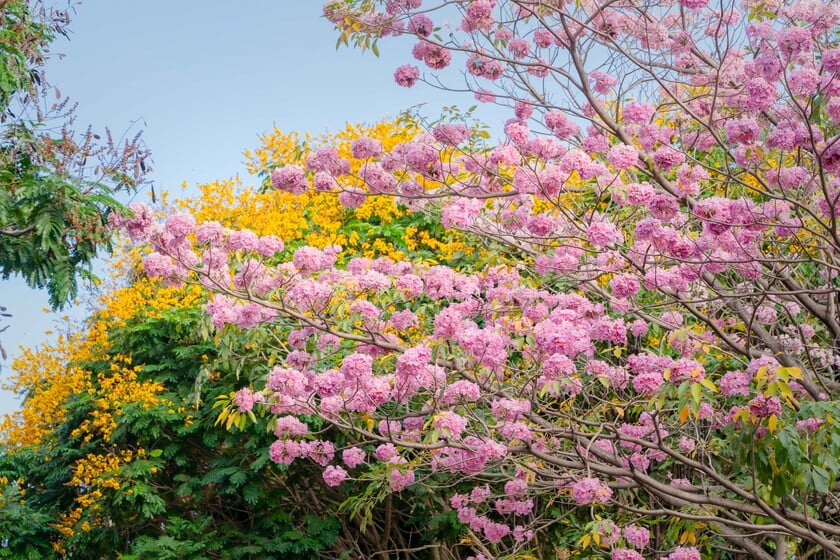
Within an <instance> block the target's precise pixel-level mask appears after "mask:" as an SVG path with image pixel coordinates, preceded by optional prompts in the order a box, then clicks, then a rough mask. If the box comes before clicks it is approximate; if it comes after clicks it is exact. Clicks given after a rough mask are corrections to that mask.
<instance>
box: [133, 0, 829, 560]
mask: <svg viewBox="0 0 840 560" xmlns="http://www.w3.org/2000/svg"><path fill="white" fill-rule="evenodd" d="M325 15H326V17H327V18H328V19H329V20H330V21H331V22H333V23H334V24H335V25H336V26H337V28H338V30H339V32H340V33H341V34H342V38H343V39H346V40H347V41H348V42H354V43H355V44H356V45H361V46H364V45H366V44H367V45H371V44H376V42H377V41H379V40H381V39H383V38H386V37H388V38H392V39H393V42H394V44H395V45H397V44H399V42H400V40H401V39H403V40H407V41H408V43H407V44H406V45H405V46H406V52H407V55H406V56H407V58H411V59H413V60H407V63H406V65H405V66H400V68H398V69H397V70H396V73H395V74H394V76H395V79H396V82H397V84H398V85H401V86H411V85H415V83H416V82H418V81H419V80H420V76H421V70H420V68H422V69H423V70H422V73H423V76H427V78H424V79H426V80H427V81H428V78H429V77H435V79H436V80H438V79H439V80H440V83H442V84H443V85H444V87H445V86H446V84H447V80H448V79H451V77H452V74H451V72H450V71H449V70H444V69H446V68H448V67H456V68H458V69H460V70H461V71H462V73H463V80H461V82H463V81H465V83H466V84H467V87H468V88H469V89H471V90H472V92H474V93H475V95H476V96H477V97H478V99H479V100H481V101H487V102H491V101H495V102H496V103H499V104H502V105H504V106H506V107H508V108H509V110H510V117H509V119H508V120H507V121H506V122H504V123H500V125H501V126H500V127H499V131H500V134H502V135H503V137H502V138H501V139H500V140H490V139H488V140H486V142H484V143H481V142H478V141H477V140H476V136H475V134H473V133H472V130H471V128H472V127H471V126H468V125H467V123H464V122H457V121H455V122H450V121H446V122H441V123H437V124H435V125H432V126H429V130H428V133H427V134H425V135H420V136H418V137H416V138H413V139H411V140H409V141H407V142H405V143H402V144H399V145H397V146H396V147H393V148H392V149H390V150H384V149H383V147H382V145H381V144H379V143H377V142H375V141H369V140H359V141H357V142H355V143H354V144H353V146H351V152H352V157H353V158H354V159H356V160H359V161H363V162H364V164H363V165H362V166H361V167H359V171H358V172H353V173H350V172H349V171H348V169H347V166H346V165H345V166H341V165H330V164H329V162H319V161H315V162H314V163H313V165H312V166H310V167H309V168H303V167H299V168H289V167H288V166H287V167H283V168H280V169H278V170H271V171H270V176H271V183H272V186H273V187H274V188H278V189H282V190H285V191H288V192H291V193H302V192H306V191H307V190H309V189H315V190H319V191H322V192H323V191H329V192H334V193H335V194H336V196H338V197H339V200H341V202H342V203H343V204H345V205H346V206H348V207H356V206H358V205H359V204H361V202H363V201H364V200H365V198H366V197H367V196H370V195H372V194H384V195H388V196H393V197H395V198H396V199H397V200H398V201H399V202H400V203H401V204H402V205H403V206H404V207H405V208H406V209H408V210H410V211H413V212H416V213H418V215H422V216H423V217H424V220H426V222H425V223H427V224H428V223H432V224H433V225H434V227H440V228H445V229H448V230H458V231H461V232H467V233H469V234H471V235H473V236H474V237H473V238H472V239H475V240H477V243H487V244H488V245H489V244H492V245H493V247H496V248H498V250H499V251H503V252H504V253H505V254H506V255H507V256H508V258H509V260H507V261H506V262H507V264H506V265H505V266H487V265H486V263H482V262H474V263H471V265H469V266H463V267H461V268H455V267H450V266H446V265H443V264H435V263H429V262H424V261H422V260H420V259H412V258H411V255H410V254H409V255H408V256H407V257H406V258H405V259H404V260H399V261H393V260H389V259H364V258H358V257H356V256H354V255H350V254H345V253H343V252H342V251H341V249H340V248H331V249H328V250H321V249H315V248H312V247H302V248H300V249H297V250H296V251H295V252H294V255H292V257H291V258H290V259H288V260H287V262H280V263H278V262H276V261H272V260H270V259H266V258H265V256H264V255H261V254H260V253H259V252H258V251H257V250H256V245H255V243H256V241H254V240H248V239H245V237H247V236H246V235H245V234H242V233H238V234H234V233H225V234H224V235H222V236H221V237H218V236H217V237H213V236H207V238H206V241H205V242H204V244H205V245H204V246H202V248H203V250H204V251H205V252H204V253H199V252H198V251H195V250H194V247H191V238H190V237H189V235H184V234H182V232H183V231H184V229H185V228H186V229H189V227H191V226H190V224H189V223H187V222H188V220H186V219H183V218H179V219H177V220H175V218H172V219H173V220H175V221H174V222H173V223H172V224H171V226H168V227H166V228H164V229H165V232H164V234H160V235H157V236H155V235H152V236H151V240H152V243H153V244H154V246H155V248H156V249H157V250H158V255H159V256H157V257H154V259H153V260H152V261H151V262H150V263H149V266H148V267H147V268H148V270H149V271H150V273H153V274H157V275H160V276H163V277H164V278H166V279H167V280H169V281H172V282H178V281H183V280H197V281H204V282H205V284H206V285H209V286H210V287H211V288H212V290H213V292H214V294H215V295H214V296H213V299H212V301H211V303H210V304H209V305H208V312H209V314H210V317H211V319H212V321H213V324H214V325H215V326H216V327H217V328H234V327H228V326H226V325H236V327H235V328H258V329H268V330H274V331H275V332H277V333H282V336H280V335H279V334H278V337H279V338H282V343H283V345H282V347H283V348H285V350H284V351H283V353H282V354H283V356H285V357H284V363H283V364H280V365H276V366H275V367H273V369H272V370H271V372H270V373H269V374H268V375H267V377H266V379H265V382H264V388H261V390H260V393H259V396H258V397H257V396H255V393H254V394H243V395H242V396H241V397H240V399H239V400H240V401H241V402H240V403H239V404H238V405H239V407H240V408H242V409H243V410H244V409H245V408H249V407H257V408H258V409H260V410H263V411H264V413H265V414H271V415H275V416H277V417H278V419H277V422H278V431H277V436H278V439H277V442H276V443H275V444H274V445H273V446H272V449H271V457H272V459H273V460H275V461H277V462H281V463H289V462H292V461H295V460H310V461H314V462H315V463H316V464H318V465H320V466H322V467H324V476H323V479H324V483H325V484H326V485H328V486H332V487H340V486H341V485H342V484H343V483H344V482H345V481H346V480H348V479H353V478H356V479H359V478H367V477H370V479H371V480H377V481H379V483H380V484H382V485H385V484H387V488H389V489H390V492H393V493H399V492H403V491H404V490H405V489H406V488H409V487H414V486H417V485H425V486H427V487H435V488H439V491H441V492H446V493H447V498H448V506H449V507H451V508H452V510H453V511H454V512H455V515H456V516H457V518H458V521H459V523H460V527H461V530H462V531H463V532H464V533H465V534H466V535H467V536H468V537H469V539H470V542H473V543H476V544H475V546H476V554H481V555H484V557H487V558H489V557H492V556H496V557H503V556H505V555H515V554H520V553H521V554H548V552H547V551H549V550H554V551H556V550H568V551H573V550H577V551H578V552H580V551H581V550H582V549H590V552H591V553H592V554H593V555H594V556H593V557H603V558H607V557H611V558H639V557H664V558H670V559H671V560H677V559H687V558H700V552H699V551H700V550H701V549H702V550H706V549H708V550H711V549H720V550H731V551H734V552H732V553H731V555H730V556H725V557H727V558H730V557H731V558H735V557H737V555H739V554H740V555H745V556H749V557H753V558H762V559H767V560H770V559H772V558H775V557H776V556H777V554H776V553H777V552H779V551H788V552H790V554H794V555H797V556H805V555H815V554H817V555H820V554H823V555H827V556H832V555H840V522H838V521H839V520H838V518H837V513H836V511H837V508H835V507H834V506H833V505H832V504H833V503H834V501H835V499H836V496H835V493H834V487H835V483H836V482H837V478H838V475H839V474H840V462H838V460H837V456H838V454H840V432H838V429H837V426H836V420H835V419H836V418H837V416H838V407H837V403H836V398H837V387H838V386H837V380H836V372H837V370H838V367H840V356H838V347H840V315H838V300H837V286H838V275H837V271H838V270H840V268H839V267H838V265H840V262H838V255H840V236H838V230H837V217H838V201H840V177H838V173H840V141H838V138H840V136H839V135H840V46H838V36H837V23H838V19H840V8H838V7H837V6H836V5H835V3H832V2H822V1H819V0H807V1H801V2H782V1H779V2H774V3H770V4H768V3H766V2H762V3H757V2H756V3H753V2H750V1H749V0H747V1H745V2H744V3H733V2H722V3H721V2H718V3H710V2H706V1H703V0H680V1H676V2H663V3H658V4H656V5H655V6H652V5H650V4H649V3H643V2H636V1H635V0H627V1H624V2H620V3H602V2H595V1H589V0H585V1H583V2H575V3H560V2H528V1H512V0H498V1H496V0H472V1H455V2H442V3H440V5H437V4H436V3H435V2H423V3H421V2H420V1H419V0H390V1H384V2H370V1H349V2H334V3H330V4H328V5H327V6H326V7H325ZM436 30H437V31H436ZM390 71H392V72H393V70H390ZM461 82H459V83H458V85H457V86H456V85H453V86H452V87H453V90H454V89H463V84H462V83H461ZM360 185H361V186H360ZM126 227H128V228H131V227H133V226H132V224H127V225H126ZM135 229H136V228H135ZM129 232H131V229H129ZM235 235H238V236H239V237H236V242H235V243H234V242H232V239H233V238H234V236H235ZM240 237H241V239H240ZM213 247H219V248H221V249H223V254H224V255H225V256H226V257H231V259H230V260H213V259H207V258H199V257H197V256H196V255H199V254H205V255H206V254H207V252H206V251H207V250H208V249H210V248H213ZM243 263H251V264H248V265H247V266H245V264H243ZM336 263H340V266H336ZM214 275H215V276H214ZM210 277H213V278H217V279H220V280H219V281H216V282H207V281H206V279H207V278H210ZM202 279H205V280H202ZM228 279H232V280H228ZM281 324H282V325H284V327H283V328H284V329H287V328H292V329H293V330H292V332H288V330H281V329H280V328H279V327H278V325H281ZM300 415H307V416H314V417H317V418H319V419H320V420H322V421H323V422H325V423H326V424H328V425H330V426H332V427H333V428H334V429H335V430H337V432H340V433H342V434H346V435H348V436H350V437H348V441H352V442H354V443H353V444H352V445H350V448H352V449H355V450H356V451H350V449H343V450H341V451H340V452H339V450H338V449H336V447H335V446H334V445H333V444H332V443H331V442H330V441H329V440H327V439H323V438H322V437H321V436H319V435H317V434H311V433H308V432H303V431H302V429H301V428H300V427H299V426H297V425H296V424H294V423H293V422H292V421H291V420H289V418H293V417H295V416H300ZM281 424H282V427H281ZM443 489H445V490H443ZM593 519H595V521H593ZM558 525H561V526H563V527H564V530H557V526H558ZM689 545H691V546H689ZM725 554H729V553H725Z"/></svg>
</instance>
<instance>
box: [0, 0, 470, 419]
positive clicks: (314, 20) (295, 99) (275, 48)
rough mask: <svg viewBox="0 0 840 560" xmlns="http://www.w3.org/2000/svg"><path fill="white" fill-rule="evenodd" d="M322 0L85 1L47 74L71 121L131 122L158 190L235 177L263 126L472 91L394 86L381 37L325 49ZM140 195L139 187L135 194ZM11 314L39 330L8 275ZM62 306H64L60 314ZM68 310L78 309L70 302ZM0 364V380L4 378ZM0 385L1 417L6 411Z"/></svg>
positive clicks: (328, 33)
mask: <svg viewBox="0 0 840 560" xmlns="http://www.w3.org/2000/svg"><path fill="white" fill-rule="evenodd" d="M321 5H322V2H321V1H320V0H274V1H270V0H240V1H238V2H221V1H219V0H176V1H172V0H167V1H164V0H147V1H145V2H128V1H125V0H85V1H84V2H83V3H82V4H81V5H79V6H78V7H77V10H76V14H75V17H74V19H73V21H72V23H71V31H72V35H71V38H72V40H71V41H69V42H68V41H66V40H60V41H58V42H57V43H56V44H55V46H54V48H53V50H54V51H55V52H56V53H63V54H64V57H63V58H62V59H58V58H54V59H53V60H52V61H51V62H50V64H49V66H48V68H47V77H48V79H49V80H50V81H51V83H53V84H54V85H57V86H58V87H59V88H60V89H61V92H62V93H63V94H64V95H67V96H69V97H70V98H71V99H73V100H74V101H76V102H78V104H79V108H78V124H79V126H80V127H84V125H85V124H87V123H90V124H92V125H93V126H94V128H96V129H102V128H104V127H105V126H108V127H110V128H111V130H112V131H113V132H114V133H115V135H116V136H120V135H122V134H123V133H125V132H128V133H129V134H134V133H135V132H136V131H139V130H142V131H143V135H144V138H145V141H146V143H147V144H148V146H149V147H150V148H151V150H152V154H153V160H154V172H153V176H152V177H153V179H154V183H155V189H156V191H158V192H160V191H163V190H169V191H171V192H173V193H174V192H177V191H180V185H181V183H182V182H183V181H187V182H188V183H190V184H196V183H201V182H206V181H211V180H215V179H221V178H225V177H232V176H234V175H237V174H238V175H240V176H242V177H243V178H244V177H245V175H246V172H245V171H244V168H243V166H242V152H243V151H244V150H245V149H247V148H252V147H255V146H257V145H258V136H259V135H260V134H261V133H262V132H264V131H266V130H269V129H270V128H272V126H274V125H275V124H276V125H277V126H278V127H280V128H281V129H282V130H286V131H301V132H313V133H319V132H324V131H327V130H338V129H340V128H342V127H343V125H344V124H345V123H346V122H347V121H350V122H359V121H361V122H376V121H378V120H380V119H382V118H383V117H386V116H394V115H396V114H398V113H399V112H400V111H401V110H402V109H407V108H409V107H412V106H415V105H418V104H421V103H426V106H425V107H424V109H423V113H424V114H425V115H427V116H434V115H437V114H439V113H440V110H441V108H442V107H443V106H446V105H450V104H456V103H460V104H461V105H462V106H467V105H472V104H474V100H472V99H471V98H464V97H454V98H453V97H452V94H448V95H447V94H444V93H442V92H439V91H436V90H434V89H431V88H428V87H421V86H420V85H419V84H418V86H415V87H414V88H411V89H405V88H401V87H399V86H397V85H396V84H395V83H394V81H393V71H394V69H395V68H396V67H397V66H399V65H401V64H404V63H407V62H411V61H410V48H411V45H410V43H406V42H401V41H393V42H388V41H386V42H385V43H384V44H383V45H382V52H381V56H380V58H376V57H374V56H373V55H372V54H371V53H369V52H368V53H361V52H360V51H358V50H354V49H351V48H344V47H343V48H341V49H339V50H336V49H335V43H336V38H337V35H336V33H335V32H334V31H333V29H332V25H331V24H330V23H329V22H328V21H326V20H324V19H323V18H322V17H321ZM137 199H139V200H144V201H145V200H147V199H148V196H147V194H146V193H141V194H140V195H138V196H137ZM0 290H2V301H0V305H6V306H7V307H9V311H10V312H12V313H14V317H13V319H12V320H11V321H10V322H9V323H8V324H9V325H10V327H9V329H8V330H7V331H6V332H5V333H2V334H0V337H2V338H0V340H2V342H3V345H4V346H5V347H6V349H7V350H9V351H10V352H11V353H12V354H16V353H17V351H16V349H17V348H18V346H19V345H21V344H23V345H27V346H31V345H35V344H38V343H39V342H41V341H43V340H44V339H45V335H44V332H45V331H46V330H48V329H50V328H51V326H52V324H53V316H52V315H50V314H47V313H44V312H43V311H42V308H44V307H45V306H46V301H47V300H46V296H45V294H43V293H39V292H36V291H33V290H29V289H28V288H26V287H25V286H24V285H23V283H22V282H20V281H18V280H12V281H9V282H2V283H0ZM60 315H63V314H60ZM75 315H83V313H80V312H76V313H75ZM8 366H9V363H8V362H7V363H5V364H3V369H2V370H0V380H2V381H6V380H7V379H8V376H9V374H10V371H9V367H8ZM18 404H19V402H18V401H17V400H16V398H14V396H13V395H11V394H9V393H7V392H3V393H2V394H0V413H2V412H6V411H9V410H11V409H13V408H15V407H17V406H18Z"/></svg>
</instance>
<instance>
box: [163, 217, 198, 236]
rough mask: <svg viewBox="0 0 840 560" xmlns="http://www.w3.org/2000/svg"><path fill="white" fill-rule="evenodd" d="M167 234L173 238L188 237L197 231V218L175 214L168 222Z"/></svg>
mask: <svg viewBox="0 0 840 560" xmlns="http://www.w3.org/2000/svg"><path fill="white" fill-rule="evenodd" d="M165 228H166V232H167V233H169V234H170V235H171V236H172V237H175V238H176V239H177V238H181V237H186V236H187V235H189V234H191V233H192V232H193V231H195V218H193V217H192V216H191V215H189V214H183V213H181V214H174V215H172V216H170V217H169V218H167V220H166V225H165Z"/></svg>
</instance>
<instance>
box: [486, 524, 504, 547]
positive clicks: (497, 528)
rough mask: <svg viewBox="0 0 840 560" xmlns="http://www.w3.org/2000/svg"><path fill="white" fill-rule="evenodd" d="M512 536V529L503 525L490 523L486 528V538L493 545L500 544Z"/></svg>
mask: <svg viewBox="0 0 840 560" xmlns="http://www.w3.org/2000/svg"><path fill="white" fill-rule="evenodd" d="M509 534H510V527H508V526H507V525H504V524H502V523H494V522H492V521H490V522H488V523H487V525H485V527H484V537H485V538H486V539H487V540H488V541H490V542H491V543H500V542H502V539H503V538H505V537H506V536H508V535H509Z"/></svg>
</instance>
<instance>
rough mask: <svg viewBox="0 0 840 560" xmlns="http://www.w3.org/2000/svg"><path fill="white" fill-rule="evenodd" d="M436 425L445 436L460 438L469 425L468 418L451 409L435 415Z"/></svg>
mask: <svg viewBox="0 0 840 560" xmlns="http://www.w3.org/2000/svg"><path fill="white" fill-rule="evenodd" d="M434 427H435V429H436V430H437V431H439V432H440V433H441V435H443V436H444V437H448V438H452V439H455V440H457V439H460V438H461V434H463V433H464V430H465V429H466V427H467V419H466V418H464V417H463V416H460V415H458V414H456V413H454V412H452V411H450V410H446V411H444V412H441V413H439V414H437V415H435V419H434Z"/></svg>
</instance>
